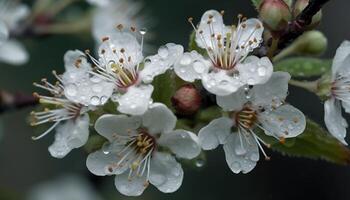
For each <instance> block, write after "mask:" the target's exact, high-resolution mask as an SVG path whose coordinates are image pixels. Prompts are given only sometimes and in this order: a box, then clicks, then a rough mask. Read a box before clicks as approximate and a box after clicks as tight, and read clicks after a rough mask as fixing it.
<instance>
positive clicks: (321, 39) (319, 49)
mask: <svg viewBox="0 0 350 200" xmlns="http://www.w3.org/2000/svg"><path fill="white" fill-rule="evenodd" d="M327 44H328V41H327V38H326V37H325V36H324V34H323V33H322V32H320V31H307V32H305V33H304V34H303V35H301V36H300V37H299V38H298V39H297V40H296V41H295V45H297V46H296V49H295V50H296V52H297V53H301V54H308V55H320V54H322V53H323V52H324V51H325V50H326V49H327Z"/></svg>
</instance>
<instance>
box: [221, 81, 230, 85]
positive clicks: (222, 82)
mask: <svg viewBox="0 0 350 200" xmlns="http://www.w3.org/2000/svg"><path fill="white" fill-rule="evenodd" d="M228 84H229V82H228V80H222V81H220V85H222V86H225V85H228Z"/></svg>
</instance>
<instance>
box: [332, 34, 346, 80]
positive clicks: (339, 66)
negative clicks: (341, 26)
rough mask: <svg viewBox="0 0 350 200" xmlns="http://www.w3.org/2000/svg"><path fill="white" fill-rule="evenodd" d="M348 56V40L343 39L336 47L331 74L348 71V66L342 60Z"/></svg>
mask: <svg viewBox="0 0 350 200" xmlns="http://www.w3.org/2000/svg"><path fill="white" fill-rule="evenodd" d="M349 56H350V41H347V40H345V41H344V42H343V43H342V44H341V45H340V46H339V47H338V49H337V52H336V54H335V56H334V59H333V65H332V74H333V76H335V74H338V73H341V72H344V71H346V72H348V71H349V67H348V66H346V65H345V64H344V61H345V59H346V58H347V57H349Z"/></svg>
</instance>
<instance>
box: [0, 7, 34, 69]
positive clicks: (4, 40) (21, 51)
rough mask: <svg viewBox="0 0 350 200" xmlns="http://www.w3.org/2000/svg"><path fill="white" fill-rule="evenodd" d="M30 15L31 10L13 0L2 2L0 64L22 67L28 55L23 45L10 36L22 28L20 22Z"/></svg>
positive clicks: (0, 13) (0, 15)
mask: <svg viewBox="0 0 350 200" xmlns="http://www.w3.org/2000/svg"><path fill="white" fill-rule="evenodd" d="M28 15H29V8H28V7H27V6H26V5H24V4H20V3H19V2H18V1H13V0H0V62H4V63H8V64H12V65H22V64H24V63H25V62H27V61H28V57H29V56H28V53H27V51H26V50H25V48H24V47H23V45H22V44H21V43H19V42H18V41H17V40H16V39H14V38H12V37H11V36H10V33H11V32H12V31H15V30H16V29H18V28H21V27H20V24H19V23H20V21H22V20H24V19H25V18H26V17H27V16H28Z"/></svg>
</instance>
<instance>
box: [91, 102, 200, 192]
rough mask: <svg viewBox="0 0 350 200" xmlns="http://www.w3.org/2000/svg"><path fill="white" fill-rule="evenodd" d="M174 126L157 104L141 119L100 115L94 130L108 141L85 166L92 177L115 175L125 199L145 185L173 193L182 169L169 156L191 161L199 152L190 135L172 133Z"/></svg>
mask: <svg viewBox="0 0 350 200" xmlns="http://www.w3.org/2000/svg"><path fill="white" fill-rule="evenodd" d="M175 124H176V117H175V115H174V114H173V113H172V112H171V110H169V109H168V108H167V107H166V106H165V105H164V104H161V103H154V104H152V105H150V108H149V109H148V110H147V111H146V112H145V113H144V114H143V115H142V116H126V115H103V116H101V117H100V118H99V119H98V120H97V121H96V124H95V129H96V131H97V132H98V133H99V134H100V135H102V136H104V137H105V138H107V139H108V142H107V143H106V144H105V145H104V146H103V148H102V149H100V150H98V151H96V152H94V153H91V154H90V155H89V156H88V158H87V162H86V165H87V167H88V169H89V170H90V171H91V172H92V173H93V174H95V175H98V176H106V175H116V177H115V186H116V188H117V190H118V191H119V192H120V193H122V194H124V195H127V196H139V195H141V194H142V193H143V191H144V189H145V188H146V187H147V186H148V185H149V183H151V184H152V185H154V186H155V187H157V188H158V189H159V190H160V191H162V192H165V193H170V192H174V191H176V190H177V189H178V188H179V187H180V186H181V184H182V179H183V170H182V167H181V165H180V164H179V163H178V162H177V161H176V159H175V157H174V156H173V155H172V154H171V153H174V154H175V155H176V156H177V157H179V158H185V159H192V158H194V157H196V156H198V155H199V153H200V149H201V148H200V146H199V144H198V138H197V136H196V135H195V134H194V133H192V132H189V131H186V130H174V128H175Z"/></svg>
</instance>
